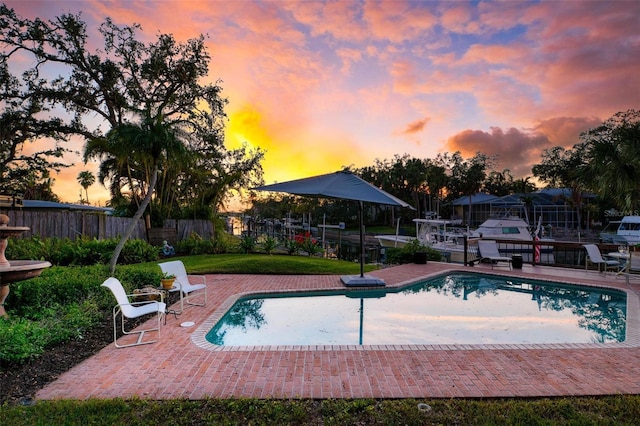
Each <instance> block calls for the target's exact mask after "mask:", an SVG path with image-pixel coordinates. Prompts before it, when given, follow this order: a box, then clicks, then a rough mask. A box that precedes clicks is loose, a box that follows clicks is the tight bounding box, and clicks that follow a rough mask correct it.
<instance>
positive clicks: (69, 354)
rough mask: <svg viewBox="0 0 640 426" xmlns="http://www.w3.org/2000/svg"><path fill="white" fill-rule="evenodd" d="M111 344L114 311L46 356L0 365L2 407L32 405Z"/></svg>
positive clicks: (171, 298)
mask: <svg viewBox="0 0 640 426" xmlns="http://www.w3.org/2000/svg"><path fill="white" fill-rule="evenodd" d="M177 300H178V294H177V293H171V294H170V296H169V299H168V301H167V302H168V304H173V303H175V302H176V301H177ZM129 326H135V322H134V321H131V320H128V321H127V327H129ZM107 345H113V319H112V317H111V313H109V316H108V317H105V319H104V321H102V322H101V323H100V325H98V326H96V327H93V328H91V329H89V330H86V331H85V332H84V333H83V335H82V339H77V340H71V341H68V342H66V343H64V344H61V345H58V346H55V347H52V348H49V349H47V351H46V352H45V353H44V354H43V355H42V356H40V357H38V358H37V359H34V360H32V361H29V362H27V363H25V364H18V365H0V406H1V405H3V404H11V405H16V404H21V405H29V404H31V403H32V402H33V399H34V397H35V394H36V392H38V390H40V389H41V388H43V387H44V386H45V385H47V384H48V383H51V382H53V381H54V380H55V379H57V378H58V376H60V375H61V374H62V373H64V372H65V371H67V370H70V369H71V368H72V367H74V366H75V365H77V364H79V363H81V362H82V361H84V360H85V359H87V358H89V357H90V356H92V355H94V354H96V353H98V352H99V351H100V350H101V349H102V348H104V347H105V346H107Z"/></svg>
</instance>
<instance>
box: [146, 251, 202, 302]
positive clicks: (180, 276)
mask: <svg viewBox="0 0 640 426" xmlns="http://www.w3.org/2000/svg"><path fill="white" fill-rule="evenodd" d="M158 266H160V269H162V272H164V273H165V274H171V275H175V277H176V281H175V284H174V285H175V286H176V289H175V290H169V291H180V311H179V312H176V313H178V314H181V313H182V312H183V311H184V303H185V301H186V303H187V304H188V305H194V306H205V305H206V304H207V277H205V276H204V275H187V270H186V269H185V267H184V263H182V261H181V260H172V261H171V262H164V263H158ZM190 278H195V279H197V280H199V281H202V284H191V282H189V279H190ZM200 290H202V291H200ZM196 292H197V293H196ZM201 294H202V295H203V298H204V301H203V302H193V299H194V298H196V297H199V296H200V295H201Z"/></svg>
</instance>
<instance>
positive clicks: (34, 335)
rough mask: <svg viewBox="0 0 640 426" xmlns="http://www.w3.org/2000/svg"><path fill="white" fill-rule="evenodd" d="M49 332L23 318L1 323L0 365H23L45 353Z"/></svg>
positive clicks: (6, 320)
mask: <svg viewBox="0 0 640 426" xmlns="http://www.w3.org/2000/svg"><path fill="white" fill-rule="evenodd" d="M47 333H48V330H47V329H46V328H43V327H42V326H41V325H40V324H38V323H35V322H32V321H28V320H25V319H22V318H15V319H14V318H10V319H5V320H2V321H0V364H8V363H23V362H26V361H28V360H29V359H32V358H35V357H37V356H38V355H41V354H42V353H44V342H45V341H46V340H47Z"/></svg>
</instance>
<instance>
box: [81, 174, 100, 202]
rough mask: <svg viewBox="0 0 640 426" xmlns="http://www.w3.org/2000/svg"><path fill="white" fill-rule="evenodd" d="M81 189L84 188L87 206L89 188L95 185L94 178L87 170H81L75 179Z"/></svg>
mask: <svg viewBox="0 0 640 426" xmlns="http://www.w3.org/2000/svg"><path fill="white" fill-rule="evenodd" d="M76 179H77V180H78V183H79V184H80V186H81V187H83V188H84V194H85V196H86V197H87V198H86V200H87V204H89V191H88V189H89V187H90V186H91V185H93V184H94V183H96V177H95V176H94V175H93V173H91V172H90V171H88V170H83V171H81V172H80V173H78V177H77V178H76Z"/></svg>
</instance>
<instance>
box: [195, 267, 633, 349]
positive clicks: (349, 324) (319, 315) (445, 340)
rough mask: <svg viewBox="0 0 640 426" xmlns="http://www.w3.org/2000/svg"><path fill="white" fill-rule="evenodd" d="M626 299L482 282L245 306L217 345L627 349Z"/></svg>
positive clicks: (439, 282) (506, 281) (451, 279)
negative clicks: (541, 345) (559, 345)
mask: <svg viewBox="0 0 640 426" xmlns="http://www.w3.org/2000/svg"><path fill="white" fill-rule="evenodd" d="M625 327H626V294H625V293H624V292H621V291H616V290H608V289H601V288H590V287H580V286H569V285H563V284H560V283H549V282H548V281H535V280H525V279H522V278H514V277H511V278H509V277H500V276H494V275H485V274H475V273H473V274H472V273H459V274H458V273H456V274H450V275H446V276H441V277H436V278H433V279H429V280H427V281H424V282H420V283H418V284H415V285H412V286H410V287H406V288H404V289H402V290H397V289H396V290H382V289H375V290H373V289H372V290H368V291H359V292H354V291H348V290H345V291H343V292H339V293H337V292H333V293H315V294H309V293H304V294H295V295H285V296H282V295H280V296H273V297H258V298H245V299H241V300H238V301H237V302H236V303H235V305H234V306H232V307H231V309H230V310H229V311H228V312H227V313H226V314H225V315H224V316H223V318H222V319H221V320H220V321H219V322H218V323H217V324H216V325H215V326H214V327H213V328H212V329H211V330H210V331H209V333H208V334H207V336H206V339H207V341H209V342H210V343H213V344H216V345H227V346H257V345H359V344H361V345H407V344H427V345H431V344H533V343H593V342H598V343H610V342H622V341H624V339H625Z"/></svg>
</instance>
